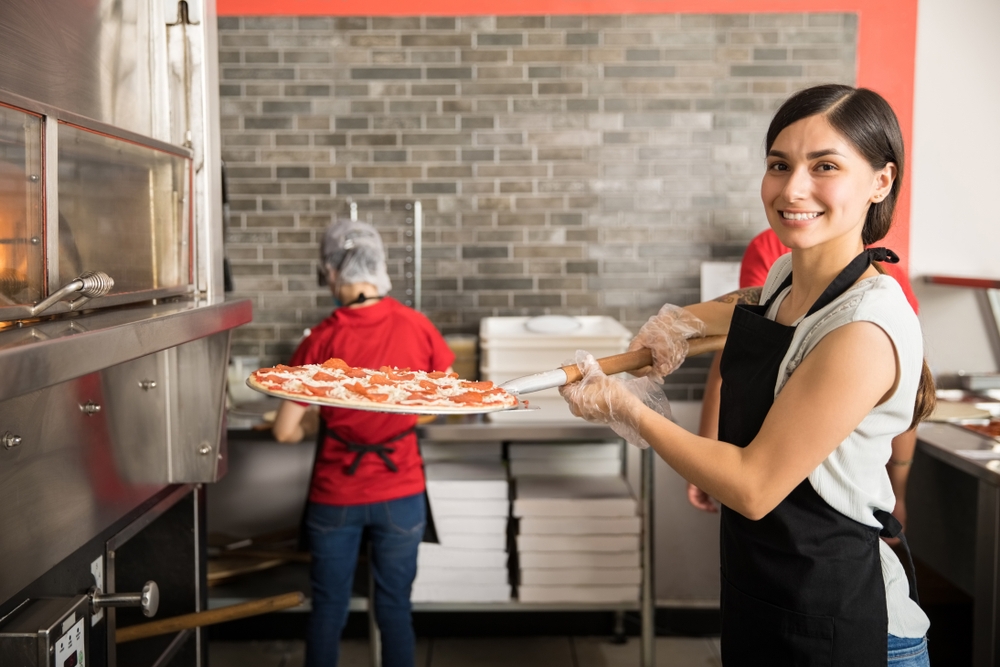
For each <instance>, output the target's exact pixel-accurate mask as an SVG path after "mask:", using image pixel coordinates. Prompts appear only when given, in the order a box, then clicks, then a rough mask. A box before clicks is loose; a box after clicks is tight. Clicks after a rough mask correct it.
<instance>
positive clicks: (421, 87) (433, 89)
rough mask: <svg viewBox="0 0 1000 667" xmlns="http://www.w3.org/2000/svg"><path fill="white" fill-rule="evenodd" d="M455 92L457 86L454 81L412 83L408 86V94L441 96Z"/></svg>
mask: <svg viewBox="0 0 1000 667" xmlns="http://www.w3.org/2000/svg"><path fill="white" fill-rule="evenodd" d="M457 92H458V87H457V86H456V84H454V83H414V84H413V85H411V86H410V94H412V95H419V96H422V95H428V96H432V97H443V96H449V95H455V94H456V93H457Z"/></svg>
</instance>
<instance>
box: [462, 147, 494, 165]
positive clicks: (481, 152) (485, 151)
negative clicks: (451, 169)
mask: <svg viewBox="0 0 1000 667" xmlns="http://www.w3.org/2000/svg"><path fill="white" fill-rule="evenodd" d="M495 157H496V154H495V153H494V150H493V149H492V148H476V149H466V150H463V151H462V162H483V161H486V162H492V161H493V160H494V159H495Z"/></svg>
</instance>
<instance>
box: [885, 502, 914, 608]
mask: <svg viewBox="0 0 1000 667" xmlns="http://www.w3.org/2000/svg"><path fill="white" fill-rule="evenodd" d="M874 514H875V518H876V519H877V520H878V522H879V523H880V524H882V530H880V531H879V533H878V534H879V537H898V538H899V542H900V544H902V545H903V551H904V552H906V561H907V564H908V565H909V566H910V567H909V568H905V569H906V581H907V583H909V584H910V599H911V600H913V601H914V602H916V603H917V604H920V598H919V597H918V596H917V571H916V570H915V569H914V568H913V555H912V554H911V553H910V545H909V544H907V543H906V534H905V533H904V532H903V524H901V523H899V519H897V518H896V517H894V516H893V515H891V514H889V513H888V512H886V511H885V510H875V512H874Z"/></svg>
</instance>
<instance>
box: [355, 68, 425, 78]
mask: <svg viewBox="0 0 1000 667" xmlns="http://www.w3.org/2000/svg"><path fill="white" fill-rule="evenodd" d="M420 77H421V72H420V68H419V67H352V68H351V78H352V79H419V78H420Z"/></svg>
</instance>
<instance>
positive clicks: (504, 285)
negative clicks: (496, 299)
mask: <svg viewBox="0 0 1000 667" xmlns="http://www.w3.org/2000/svg"><path fill="white" fill-rule="evenodd" d="M531 283H532V280H531V278H462V288H463V289H466V290H474V291H477V292H481V291H496V290H516V289H517V290H524V289H531V288H532V287H533V285H532V284H531Z"/></svg>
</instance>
